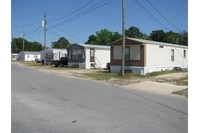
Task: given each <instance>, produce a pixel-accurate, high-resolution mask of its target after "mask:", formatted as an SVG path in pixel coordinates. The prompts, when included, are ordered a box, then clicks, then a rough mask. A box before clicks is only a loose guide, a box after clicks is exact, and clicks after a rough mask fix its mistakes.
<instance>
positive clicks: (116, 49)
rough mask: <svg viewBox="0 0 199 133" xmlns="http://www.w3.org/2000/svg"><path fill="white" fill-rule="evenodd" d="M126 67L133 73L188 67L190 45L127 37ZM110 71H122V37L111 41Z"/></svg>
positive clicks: (143, 73)
mask: <svg viewBox="0 0 199 133" xmlns="http://www.w3.org/2000/svg"><path fill="white" fill-rule="evenodd" d="M125 42H126V43H125V44H126V45H125V69H126V70H130V71H132V72H133V73H138V74H142V75H145V74H147V73H151V72H155V71H161V70H172V69H173V68H174V67H181V68H188V47H187V46H182V45H177V44H170V43H163V42H157V41H151V40H143V39H136V38H128V37H126V38H125ZM110 45H111V62H110V69H111V70H110V71H111V72H120V71H121V64H122V39H119V40H117V41H114V42H112V43H110Z"/></svg>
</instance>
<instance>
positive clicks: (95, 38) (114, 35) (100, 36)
mask: <svg viewBox="0 0 199 133" xmlns="http://www.w3.org/2000/svg"><path fill="white" fill-rule="evenodd" d="M120 38H121V35H120V34H119V33H118V32H111V31H109V30H107V29H102V30H100V31H97V32H96V35H90V36H89V39H88V41H87V42H85V43H87V44H96V45H108V44H109V43H111V42H113V41H115V40H117V39H120Z"/></svg>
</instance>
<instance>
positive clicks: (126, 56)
mask: <svg viewBox="0 0 199 133" xmlns="http://www.w3.org/2000/svg"><path fill="white" fill-rule="evenodd" d="M125 61H130V47H129V46H127V47H126V48H125Z"/></svg>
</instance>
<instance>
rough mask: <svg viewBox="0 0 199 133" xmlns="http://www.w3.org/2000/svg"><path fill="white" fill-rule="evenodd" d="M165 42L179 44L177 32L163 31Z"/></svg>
mask: <svg viewBox="0 0 199 133" xmlns="http://www.w3.org/2000/svg"><path fill="white" fill-rule="evenodd" d="M165 34H166V35H165V42H168V43H174V44H179V34H178V33H175V32H173V31H169V32H166V33H165Z"/></svg>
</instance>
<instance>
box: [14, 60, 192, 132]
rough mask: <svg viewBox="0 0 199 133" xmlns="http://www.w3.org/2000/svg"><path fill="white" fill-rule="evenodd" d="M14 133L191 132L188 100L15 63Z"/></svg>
mask: <svg viewBox="0 0 199 133" xmlns="http://www.w3.org/2000/svg"><path fill="white" fill-rule="evenodd" d="M11 72H12V78H11V79H12V124H11V126H12V133H187V132H188V131H187V130H188V111H187V107H188V106H187V103H188V101H187V99H185V98H180V97H174V96H164V95H157V94H151V93H146V92H141V91H136V90H129V89H124V88H120V87H117V86H112V85H109V84H102V83H99V82H96V81H91V80H83V79H78V78H72V77H66V76H60V75H58V74H54V73H45V72H41V71H38V70H36V69H32V68H27V67H21V66H17V65H14V64H12V70H11Z"/></svg>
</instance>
